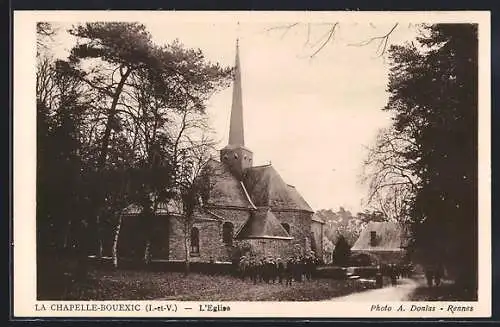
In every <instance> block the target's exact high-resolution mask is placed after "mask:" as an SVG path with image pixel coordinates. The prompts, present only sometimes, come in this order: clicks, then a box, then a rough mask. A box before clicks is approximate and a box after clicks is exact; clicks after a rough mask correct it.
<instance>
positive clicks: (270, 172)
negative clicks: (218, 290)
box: [244, 165, 313, 212]
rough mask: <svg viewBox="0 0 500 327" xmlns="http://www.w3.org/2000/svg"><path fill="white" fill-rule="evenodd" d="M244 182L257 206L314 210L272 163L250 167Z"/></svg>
mask: <svg viewBox="0 0 500 327" xmlns="http://www.w3.org/2000/svg"><path fill="white" fill-rule="evenodd" d="M244 184H245V186H246V189H247V191H248V194H249V195H250V197H251V199H252V201H253V203H254V204H255V205H256V206H257V207H271V208H273V209H276V210H279V209H288V210H305V211H309V212H313V210H312V209H311V207H310V206H309V205H308V204H307V202H306V201H305V200H304V198H303V197H302V196H301V195H300V194H299V192H298V191H297V189H296V188H295V187H294V186H291V185H288V184H286V183H285V182H284V181H283V179H282V178H281V176H280V175H279V173H278V172H277V171H276V169H274V167H273V166H272V165H265V166H257V167H251V168H249V169H248V170H247V172H246V175H245V180H244Z"/></svg>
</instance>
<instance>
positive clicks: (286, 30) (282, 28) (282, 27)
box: [266, 23, 299, 39]
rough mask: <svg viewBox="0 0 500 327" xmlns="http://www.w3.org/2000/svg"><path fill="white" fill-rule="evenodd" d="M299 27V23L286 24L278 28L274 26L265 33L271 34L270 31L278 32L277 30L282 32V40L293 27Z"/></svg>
mask: <svg viewBox="0 0 500 327" xmlns="http://www.w3.org/2000/svg"><path fill="white" fill-rule="evenodd" d="M297 25H299V23H292V24H287V25H280V26H274V27H270V28H268V29H266V32H271V31H278V30H283V31H284V32H283V34H282V35H281V38H282V39H283V38H284V37H285V36H286V34H287V33H288V32H289V31H290V30H291V29H292V28H294V27H295V26H297Z"/></svg>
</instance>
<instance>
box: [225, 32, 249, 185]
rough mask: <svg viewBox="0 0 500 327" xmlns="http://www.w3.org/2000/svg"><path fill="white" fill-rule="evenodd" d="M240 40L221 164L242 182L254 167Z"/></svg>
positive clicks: (237, 48) (237, 41) (237, 45)
mask: <svg viewBox="0 0 500 327" xmlns="http://www.w3.org/2000/svg"><path fill="white" fill-rule="evenodd" d="M238 25H239V24H238ZM238 43H239V40H238V39H236V58H235V70H234V76H233V102H232V105H231V123H230V126H229V141H228V144H227V145H226V146H225V147H224V148H223V149H221V151H220V158H221V162H223V163H224V164H226V165H227V166H228V167H229V168H230V169H231V171H232V172H233V174H234V176H236V177H237V178H238V179H239V180H242V179H243V177H244V174H245V171H246V170H247V169H248V168H250V167H252V160H253V154H252V151H250V150H249V149H247V148H246V147H245V139H244V130H243V100H242V97H241V67H240V48H239V44H238Z"/></svg>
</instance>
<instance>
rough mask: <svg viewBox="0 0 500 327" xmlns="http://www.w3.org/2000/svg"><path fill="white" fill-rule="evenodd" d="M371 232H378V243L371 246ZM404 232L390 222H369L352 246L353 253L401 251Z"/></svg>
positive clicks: (397, 225)
mask: <svg viewBox="0 0 500 327" xmlns="http://www.w3.org/2000/svg"><path fill="white" fill-rule="evenodd" d="M371 232H376V243H375V245H374V246H372V245H371V242H370V241H371ZM402 245H403V230H402V228H401V227H400V226H399V224H397V223H395V222H390V221H384V222H373V221H372V222H369V223H368V224H367V225H366V227H365V228H364V229H363V231H361V234H360V235H359V238H358V239H357V241H356V242H355V243H354V245H353V246H352V248H351V250H352V251H368V252H369V251H401V246H402Z"/></svg>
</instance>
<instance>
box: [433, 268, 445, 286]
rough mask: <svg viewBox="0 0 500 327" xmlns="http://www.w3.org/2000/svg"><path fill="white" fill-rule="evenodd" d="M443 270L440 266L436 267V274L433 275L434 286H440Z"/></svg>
mask: <svg viewBox="0 0 500 327" xmlns="http://www.w3.org/2000/svg"><path fill="white" fill-rule="evenodd" d="M443 274H444V268H443V265H442V264H438V265H437V267H436V272H435V273H434V284H435V285H436V286H439V285H441V279H442V278H443Z"/></svg>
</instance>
